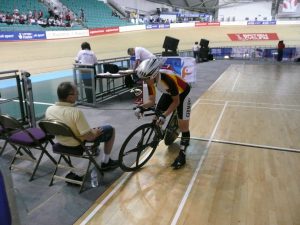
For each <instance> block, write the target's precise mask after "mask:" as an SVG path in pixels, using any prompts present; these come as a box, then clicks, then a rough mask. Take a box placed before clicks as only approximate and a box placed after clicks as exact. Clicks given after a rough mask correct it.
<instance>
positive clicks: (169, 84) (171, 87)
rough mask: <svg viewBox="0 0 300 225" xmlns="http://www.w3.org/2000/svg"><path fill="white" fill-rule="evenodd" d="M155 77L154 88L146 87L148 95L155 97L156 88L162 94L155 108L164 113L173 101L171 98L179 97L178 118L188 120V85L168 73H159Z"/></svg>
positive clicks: (189, 108) (189, 106) (189, 110)
mask: <svg viewBox="0 0 300 225" xmlns="http://www.w3.org/2000/svg"><path fill="white" fill-rule="evenodd" d="M157 76H158V77H157V79H156V80H155V86H149V85H148V91H149V95H156V88H157V89H158V90H159V91H160V92H162V93H163V94H162V96H161V97H160V99H159V101H158V103H157V108H158V109H160V110H162V111H166V110H167V109H168V107H169V106H170V104H171V103H172V101H173V99H172V96H177V95H179V98H180V103H179V105H178V107H177V114H178V118H179V119H183V120H186V119H189V117H190V113H191V99H190V97H189V92H190V85H189V84H188V83H187V82H186V81H184V80H183V79H182V78H181V77H180V76H178V75H176V74H174V73H172V72H169V71H168V72H165V71H164V72H162V71H161V72H160V73H159V74H158V75H157ZM155 87H156V88H155Z"/></svg>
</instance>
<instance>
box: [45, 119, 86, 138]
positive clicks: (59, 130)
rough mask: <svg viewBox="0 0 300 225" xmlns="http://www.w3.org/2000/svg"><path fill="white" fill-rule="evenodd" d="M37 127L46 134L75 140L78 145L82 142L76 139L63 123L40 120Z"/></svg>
mask: <svg viewBox="0 0 300 225" xmlns="http://www.w3.org/2000/svg"><path fill="white" fill-rule="evenodd" d="M39 126H40V128H41V129H42V130H43V131H44V132H45V133H47V134H50V135H54V136H57V135H61V136H66V137H72V138H74V139H76V140H77V141H78V142H79V143H81V142H82V141H81V140H80V139H79V138H78V137H76V136H75V135H74V133H73V131H72V130H71V128H70V127H68V126H67V125H66V124H64V123H61V122H58V121H55V120H41V121H40V122H39Z"/></svg>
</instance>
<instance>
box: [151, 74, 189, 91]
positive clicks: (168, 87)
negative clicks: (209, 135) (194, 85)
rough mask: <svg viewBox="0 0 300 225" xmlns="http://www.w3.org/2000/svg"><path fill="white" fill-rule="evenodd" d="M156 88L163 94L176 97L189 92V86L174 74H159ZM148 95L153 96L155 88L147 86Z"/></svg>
mask: <svg viewBox="0 0 300 225" xmlns="http://www.w3.org/2000/svg"><path fill="white" fill-rule="evenodd" d="M155 85H156V88H157V89H158V90H159V91H160V92H162V93H165V94H169V95H171V96H176V95H180V94H182V93H183V92H184V91H186V90H188V91H189V90H190V85H189V84H188V83H187V82H186V81H184V80H183V79H182V78H181V77H180V76H178V75H176V74H175V73H171V72H169V73H166V72H164V73H160V74H159V75H158V80H157V81H156V84H155ZM148 91H149V95H155V94H156V90H155V87H151V86H148Z"/></svg>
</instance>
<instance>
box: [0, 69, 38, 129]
mask: <svg viewBox="0 0 300 225" xmlns="http://www.w3.org/2000/svg"><path fill="white" fill-rule="evenodd" d="M29 77H30V74H29V73H28V72H26V71H21V72H20V71H19V70H9V71H0V80H1V81H6V82H7V83H8V84H9V85H10V86H12V87H14V88H16V89H12V88H9V89H8V88H2V89H1V98H0V113H7V114H10V115H11V116H13V117H15V118H17V119H18V120H20V121H21V122H22V123H23V124H29V125H30V126H31V127H35V126H36V119H35V112H34V103H33V95H32V84H31V80H30V78H29ZM16 93H17V96H16ZM16 104H17V107H16ZM3 106H5V107H3Z"/></svg>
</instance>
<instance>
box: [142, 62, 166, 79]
mask: <svg viewBox="0 0 300 225" xmlns="http://www.w3.org/2000/svg"><path fill="white" fill-rule="evenodd" d="M165 61H166V59H163V58H150V59H146V60H144V61H143V62H141V64H140V65H139V66H138V67H137V68H136V74H137V76H138V77H139V78H140V79H147V78H150V79H153V78H155V77H156V76H157V75H158V73H159V69H160V67H161V66H162V65H163V64H164V62H165Z"/></svg>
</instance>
